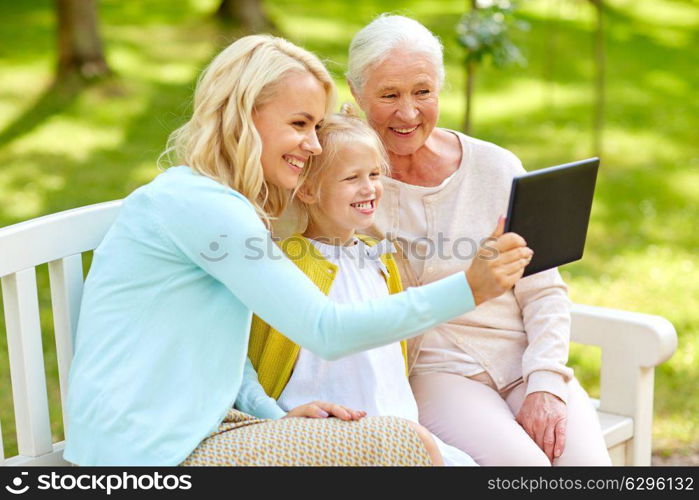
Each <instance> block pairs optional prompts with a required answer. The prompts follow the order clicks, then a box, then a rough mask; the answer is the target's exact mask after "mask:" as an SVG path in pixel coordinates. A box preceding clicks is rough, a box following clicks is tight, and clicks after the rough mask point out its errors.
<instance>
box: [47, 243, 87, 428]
mask: <svg viewBox="0 0 699 500" xmlns="http://www.w3.org/2000/svg"><path fill="white" fill-rule="evenodd" d="M49 278H50V280H51V306H52V309H53V328H54V334H55V336H56V359H57V361H58V379H59V382H60V386H61V408H63V432H64V433H65V432H67V429H68V419H67V418H66V412H65V408H66V396H67V394H68V372H69V371H70V362H71V360H72V359H73V342H74V340H75V330H76V328H77V326H78V315H79V314H80V298H81V297H82V292H83V264H82V257H81V256H80V255H71V256H70V257H66V258H65V259H60V260H54V261H53V262H49Z"/></svg>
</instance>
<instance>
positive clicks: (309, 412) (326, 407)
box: [283, 401, 366, 420]
mask: <svg viewBox="0 0 699 500" xmlns="http://www.w3.org/2000/svg"><path fill="white" fill-rule="evenodd" d="M365 416H366V412H365V411H361V410H351V409H349V408H347V407H346V406H342V405H338V404H335V403H327V402H325V401H313V402H312V403H306V404H305V405H301V406H297V407H296V408H293V409H291V410H290V411H289V413H287V414H286V416H284V417H283V418H291V417H306V418H327V417H337V418H339V419H340V420H359V419H360V418H363V417H365Z"/></svg>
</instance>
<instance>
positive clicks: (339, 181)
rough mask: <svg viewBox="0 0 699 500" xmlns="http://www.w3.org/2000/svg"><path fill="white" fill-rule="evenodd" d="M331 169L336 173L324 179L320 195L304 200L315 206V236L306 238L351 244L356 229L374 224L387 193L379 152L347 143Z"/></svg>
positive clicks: (364, 146)
mask: <svg viewBox="0 0 699 500" xmlns="http://www.w3.org/2000/svg"><path fill="white" fill-rule="evenodd" d="M327 168H329V169H332V170H331V171H330V172H328V173H327V174H326V175H325V176H324V177H323V180H322V181H321V184H320V186H319V188H320V189H319V190H318V191H317V192H318V194H317V195H312V196H307V195H305V196H304V197H302V198H301V201H303V202H305V203H309V204H312V205H315V207H314V210H313V217H312V222H311V224H310V227H309V229H310V231H311V233H313V234H308V232H307V234H306V236H308V237H316V238H317V237H323V238H330V239H333V240H339V242H340V243H341V244H342V243H347V242H348V241H349V240H350V239H351V238H352V236H353V235H354V232H355V230H362V229H365V228H367V227H369V226H371V225H372V224H373V222H374V213H375V212H376V209H377V208H378V206H379V201H380V200H381V195H382V194H383V184H381V169H380V168H379V163H378V157H377V153H376V152H375V151H374V150H373V149H372V148H370V147H369V146H366V145H364V144H362V143H354V144H347V145H345V146H344V147H342V148H341V149H340V151H339V152H338V155H337V161H336V162H335V163H334V164H333V165H329V166H328V167H327ZM304 198H305V199H304ZM336 244H337V243H336Z"/></svg>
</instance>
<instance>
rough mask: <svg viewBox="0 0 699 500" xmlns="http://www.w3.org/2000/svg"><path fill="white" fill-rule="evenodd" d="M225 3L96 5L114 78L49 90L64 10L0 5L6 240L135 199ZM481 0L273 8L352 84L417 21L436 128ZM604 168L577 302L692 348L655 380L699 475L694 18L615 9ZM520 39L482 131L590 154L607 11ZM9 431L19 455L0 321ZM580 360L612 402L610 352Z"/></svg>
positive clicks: (457, 107) (531, 7)
mask: <svg viewBox="0 0 699 500" xmlns="http://www.w3.org/2000/svg"><path fill="white" fill-rule="evenodd" d="M219 3H220V0H189V1H180V2H168V1H158V0H148V1H118V0H103V1H101V2H99V19H100V32H101V35H102V38H103V41H104V48H105V53H106V59H107V62H108V64H109V66H110V67H111V69H112V71H113V74H112V75H111V76H109V77H107V78H104V79H100V80H97V81H94V82H92V83H89V84H84V85H77V84H75V82H73V83H70V82H68V83H67V84H61V85H53V84H52V83H53V78H54V68H55V64H56V63H55V61H56V35H55V31H56V12H55V6H54V3H53V2H51V1H49V0H35V1H31V2H18V1H16V0H0V200H1V202H0V227H3V226H6V225H10V224H13V223H16V222H20V221H23V220H26V219H30V218H33V217H37V216H40V215H45V214H49V213H53V212H57V211H60V210H65V209H69V208H74V207H79V206H83V205H88V204H91V203H98V202H102V201H107V200H112V199H117V198H122V197H124V196H125V195H127V194H128V193H129V192H130V191H132V190H133V189H135V188H136V187H138V186H140V185H142V184H143V183H145V182H147V181H149V180H150V179H152V178H153V177H154V176H155V175H157V174H158V172H159V170H158V168H157V166H156V159H157V157H158V155H159V153H160V152H161V151H162V150H163V148H164V145H165V141H166V139H167V136H168V134H169V132H170V131H172V130H173V129H174V128H176V127H177V126H178V125H180V124H181V123H183V121H184V120H185V119H186V117H187V114H188V112H189V107H190V102H191V94H192V90H193V88H194V83H195V81H196V77H197V75H198V73H199V71H200V70H201V69H202V68H203V67H204V66H205V64H206V63H207V62H208V61H209V60H210V59H211V58H212V56H213V55H214V54H215V53H217V51H218V50H220V49H221V48H222V47H223V46H225V45H226V44H227V43H230V42H231V41H232V40H233V39H234V38H235V36H236V31H235V30H234V29H232V28H231V27H230V26H226V25H222V24H220V23H217V22H215V21H214V19H213V13H214V11H215V10H216V8H217V6H218V4H219ZM468 3H470V2H465V1H463V0H458V1H448V0H444V1H417V0H416V1H409V0H403V1H400V0H395V1H388V0H373V1H369V0H353V1H351V2H344V1H333V0H324V1H322V2H319V1H317V0H265V7H266V9H267V12H268V14H269V16H270V17H271V18H272V19H273V21H274V22H275V24H276V26H277V28H278V29H279V30H280V32H281V34H283V35H284V36H285V37H287V38H289V39H291V40H292V41H294V42H296V43H298V44H301V45H302V46H304V47H306V48H307V49H310V50H312V51H314V52H315V53H316V54H318V55H319V56H321V58H323V59H324V61H325V62H326V64H327V66H328V68H329V69H330V70H331V72H333V74H334V75H335V76H336V79H337V83H338V86H339V88H340V94H341V97H342V98H343V99H349V92H348V90H347V87H346V85H345V83H344V81H343V78H342V74H343V71H344V68H345V64H346V53H347V47H348V44H349V41H350V40H351V38H352V36H353V34H354V33H355V32H356V31H357V30H358V29H360V28H361V27H362V26H363V25H365V24H366V23H367V22H369V21H370V20H371V19H372V18H373V17H374V16H375V15H377V14H379V13H381V12H385V11H390V12H394V13H400V14H405V15H409V16H411V17H414V18H416V19H417V20H419V21H421V22H422V23H423V24H425V25H426V26H427V27H428V28H430V29H431V30H433V31H434V32H435V33H436V34H438V35H439V36H440V37H441V38H442V41H443V43H444V45H445V47H446V54H445V57H446V69H447V83H446V86H445V88H444V90H443V93H442V97H441V111H442V114H441V122H440V124H441V125H442V126H445V127H450V128H456V129H460V128H461V125H462V121H463V113H464V83H465V76H464V51H463V49H462V48H461V47H460V46H459V44H458V43H457V39H456V31H455V26H456V24H457V23H458V21H459V18H460V16H461V14H463V12H464V10H465V9H466V8H467V5H466V4H468ZM605 5H606V7H605V18H604V20H605V28H604V33H605V45H606V49H605V50H606V58H607V74H606V86H605V93H606V107H605V113H604V122H605V125H604V129H603V133H602V141H603V142H602V151H601V153H602V160H603V163H602V169H601V171H600V177H599V180H598V188H597V192H596V197H595V203H594V207H593V214H592V221H591V228H590V233H589V236H588V241H587V247H586V254H585V258H584V259H583V260H582V261H580V262H577V263H574V264H571V265H567V266H565V267H563V268H562V273H563V275H564V278H565V279H566V281H567V282H568V283H569V285H570V294H571V297H572V299H573V300H574V301H576V302H580V303H586V304H593V305H600V306H607V307H614V308H620V309H626V310H631V311H640V312H645V313H651V314H659V315H662V316H664V317H666V318H668V319H669V320H670V321H672V323H673V324H674V325H675V327H676V329H677V332H678V336H679V347H678V350H677V352H676V354H675V355H674V357H673V358H672V359H671V360H670V361H669V362H667V363H665V364H663V365H662V366H660V367H659V368H658V370H657V371H656V383H655V387H656V393H655V420H654V436H653V444H654V463H694V464H697V463H699V458H698V457H699V432H698V431H699V394H698V393H697V391H698V389H697V387H699V364H698V363H697V351H698V350H699V279H698V278H699V260H698V259H697V250H699V233H698V232H697V227H698V224H697V221H698V220H699V203H698V202H699V132H698V130H699V99H697V96H696V93H697V89H699V49H697V47H698V46H699V5H698V3H697V2H696V1H693V0H610V1H607V2H605ZM518 15H519V17H520V19H522V20H524V21H526V22H527V23H528V24H529V26H530V28H529V30H528V31H523V32H515V33H513V37H514V42H515V43H516V44H517V45H518V46H519V47H520V49H521V50H522V52H523V54H524V56H525V57H526V58H527V60H528V65H527V66H526V67H509V68H507V69H496V68H493V67H492V66H490V65H489V64H487V63H486V64H484V65H482V66H480V67H479V69H478V74H477V78H476V87H475V92H474V115H473V128H472V135H474V136H476V137H478V138H481V139H485V140H488V141H492V142H495V143H497V144H499V145H501V146H504V147H506V148H508V149H510V150H512V151H513V152H514V153H515V154H517V155H518V156H519V157H520V158H521V159H522V161H523V163H524V165H525V167H526V168H527V169H529V170H532V169H537V168H541V167H545V166H549V165H553V164H556V163H561V162H566V161H570V160H572V159H579V158H583V157H587V156H591V155H592V154H593V153H594V150H593V112H594V101H595V91H594V49H593V47H594V29H595V11H594V9H593V8H592V6H591V5H590V2H588V1H584V0H529V1H524V2H522V4H521V9H520V11H519V14H518ZM46 274H47V273H46V271H45V269H40V270H39V275H38V279H39V284H40V304H41V307H42V326H43V329H44V349H45V356H46V361H47V367H48V368H47V379H48V384H49V393H50V398H51V417H52V422H53V432H54V434H55V438H56V439H61V438H62V427H61V417H60V403H59V401H60V396H59V389H58V384H57V373H56V372H57V370H56V361H55V347H54V345H53V337H52V333H51V329H52V328H51V317H50V309H49V308H50V305H49V292H48V285H47V283H48V278H47V276H46ZM0 332H2V333H1V334H0V423H1V425H2V437H3V440H4V448H5V454H6V455H10V456H11V455H14V454H15V453H16V443H15V437H14V415H13V413H12V410H11V408H12V404H11V397H12V396H11V389H10V381H9V367H8V362H7V348H6V340H5V336H4V324H3V323H0ZM571 365H572V366H574V367H575V370H576V374H577V376H578V377H579V378H580V379H581V381H582V382H583V384H584V385H585V387H586V388H587V389H588V390H589V392H590V393H591V394H592V395H593V396H596V395H598V394H599V385H598V384H599V377H598V372H599V351H597V350H595V349H594V348H582V347H579V346H573V347H572V350H571Z"/></svg>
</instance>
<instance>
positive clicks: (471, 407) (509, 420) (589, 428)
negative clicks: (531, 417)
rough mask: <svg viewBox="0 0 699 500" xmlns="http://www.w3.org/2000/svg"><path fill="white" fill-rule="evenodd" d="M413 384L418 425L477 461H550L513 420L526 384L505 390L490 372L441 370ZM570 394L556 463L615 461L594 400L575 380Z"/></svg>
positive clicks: (414, 378)
mask: <svg viewBox="0 0 699 500" xmlns="http://www.w3.org/2000/svg"><path fill="white" fill-rule="evenodd" d="M410 384H411V386H412V388H413V392H414V394H415V398H416V399H417V403H418V407H419V410H420V423H421V424H422V425H424V426H425V427H427V428H428V429H429V430H430V431H432V433H434V434H435V435H436V436H437V437H439V438H440V439H441V440H442V441H444V442H445V443H447V444H450V445H452V446H455V447H457V448H460V449H461V450H463V451H465V452H466V453H468V454H469V455H471V457H473V459H474V460H475V461H476V463H478V464H479V465H512V466H517V465H539V466H550V465H552V464H551V462H549V460H548V458H547V457H546V455H545V454H544V452H543V451H542V450H541V449H540V448H539V447H538V446H537V445H536V443H535V442H534V441H533V440H532V439H531V438H530V437H529V435H528V434H527V433H526V432H525V431H524V429H523V428H522V427H521V426H520V425H519V424H518V423H517V421H516V420H515V416H516V415H517V412H518V411H519V409H520V407H521V406H522V403H523V402H524V397H525V392H526V384H524V383H521V384H519V385H517V386H516V387H514V388H512V389H508V390H507V391H505V392H504V393H502V394H501V393H499V392H498V391H497V389H496V388H495V384H494V383H493V381H492V379H491V378H490V376H488V375H487V374H486V373H483V374H479V375H476V376H474V377H472V378H467V377H463V376H460V375H455V374H451V373H438V372H435V373H424V374H419V375H413V376H412V377H411V378H410ZM568 392H569V395H568V404H567V409H568V422H567V426H566V429H567V430H566V444H565V448H564V450H563V454H562V455H561V456H560V457H559V458H557V459H555V460H554V461H553V465H611V461H610V459H609V454H608V453H607V447H606V445H605V443H604V438H603V437H602V432H601V429H600V426H599V421H598V420H597V415H596V412H595V409H594V407H593V406H592V402H591V401H590V398H589V397H588V396H587V393H586V392H585V390H584V389H583V388H582V387H580V384H579V383H578V381H577V380H575V379H573V380H571V382H570V383H569V384H568Z"/></svg>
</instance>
